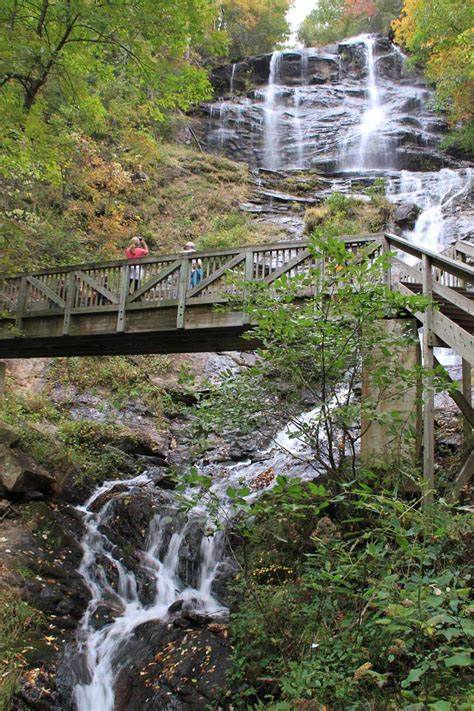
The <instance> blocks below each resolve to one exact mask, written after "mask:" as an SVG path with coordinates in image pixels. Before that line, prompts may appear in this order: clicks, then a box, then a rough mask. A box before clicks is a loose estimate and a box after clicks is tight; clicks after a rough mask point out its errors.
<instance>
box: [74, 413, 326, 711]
mask: <svg viewBox="0 0 474 711" xmlns="http://www.w3.org/2000/svg"><path fill="white" fill-rule="evenodd" d="M318 411H319V409H318V408H315V409H314V410H311V411H309V412H307V413H304V414H303V415H301V417H299V418H297V419H296V420H295V421H293V422H292V423H290V424H289V425H286V426H285V427H284V428H283V429H282V430H281V431H280V432H279V433H277V435H276V437H275V439H274V441H273V443H272V444H271V445H270V446H269V447H268V448H267V449H265V450H264V451H263V452H260V453H259V455H258V461H255V462H251V461H244V462H239V463H236V464H233V465H230V466H227V467H226V469H225V470H224V471H225V476H222V466H219V465H213V464H210V465H207V467H206V466H204V465H203V466H202V467H200V471H201V473H206V474H209V475H210V476H212V475H215V476H214V477H213V482H214V483H213V485H212V487H211V494H212V496H213V499H214V500H215V501H219V511H220V514H219V518H220V520H221V522H222V524H223V526H224V525H225V522H226V521H228V520H229V518H230V517H231V516H232V502H231V501H230V500H229V498H228V495H227V489H228V487H229V486H234V487H235V488H236V489H237V488H239V487H240V486H241V485H242V483H247V484H248V486H249V487H250V488H251V489H252V490H253V493H252V494H251V495H250V496H249V497H248V499H249V500H250V501H252V500H253V499H254V498H255V497H256V496H258V495H259V491H257V489H265V488H266V489H268V488H271V486H273V480H272V481H271V482H270V483H267V482H265V483H264V486H261V485H260V484H259V485H258V487H257V486H255V485H254V482H256V481H259V480H258V477H259V476H260V475H261V474H262V473H266V472H269V471H271V472H274V474H275V475H277V474H280V473H281V474H287V473H288V471H290V470H291V474H292V475H293V476H300V477H303V478H304V477H306V478H308V477H311V478H312V477H314V476H315V475H316V474H317V472H315V470H314V466H313V461H312V460H313V453H312V450H311V447H310V446H309V444H308V443H306V442H305V441H304V438H303V440H300V439H298V438H295V435H296V434H297V433H298V432H300V431H301V428H304V427H306V426H308V425H310V424H311V420H312V418H313V417H314V416H315V413H316V412H318ZM294 457H296V458H297V459H296V460H295V459H294ZM290 465H291V466H290ZM270 478H271V479H273V478H272V477H270ZM140 489H145V490H146V491H147V494H148V495H149V496H150V497H151V498H153V497H155V498H156V497H158V496H159V497H160V500H159V506H160V513H158V514H156V515H155V516H154V517H153V518H152V520H151V522H150V524H149V527H148V532H147V536H146V545H145V550H144V551H143V552H142V554H141V571H142V573H146V575H147V576H148V578H150V579H151V581H152V583H153V589H154V599H153V602H152V603H151V604H148V605H146V604H144V603H143V602H142V601H141V600H140V594H139V583H138V579H137V577H136V575H135V573H133V572H131V571H129V570H127V568H126V566H125V565H124V563H123V562H122V560H121V559H120V555H121V551H120V549H119V548H117V547H116V546H115V545H114V543H113V542H112V541H111V540H109V538H108V537H107V527H108V526H110V525H113V518H114V512H115V508H116V504H117V503H118V502H120V500H121V499H124V498H127V497H130V496H132V495H133V494H134V492H135V493H136V492H137V491H139V490H140ZM185 495H186V496H187V497H188V498H191V497H193V496H194V497H196V495H197V491H195V490H193V489H189V490H188V491H187V492H186V494H185ZM163 497H167V498H166V499H165V502H164V503H163ZM193 501H194V503H193V504H192V508H191V509H190V510H189V512H188V514H187V516H184V515H180V514H179V513H178V502H177V501H176V500H175V498H174V494H173V493H172V492H168V493H165V492H163V491H161V490H158V489H156V488H155V486H154V485H153V482H152V481H151V479H150V477H149V476H148V475H147V474H146V473H145V474H142V475H140V476H138V477H134V478H132V479H129V480H127V481H122V480H114V481H109V482H107V483H106V484H103V485H102V486H100V487H98V489H97V490H96V491H95V492H94V493H93V494H92V495H91V496H90V498H89V499H88V500H87V501H86V502H85V504H83V505H82V506H78V507H77V510H78V511H80V512H81V513H82V514H83V516H84V527H85V532H84V535H83V538H82V541H81V546H82V549H83V557H82V561H81V564H80V567H79V573H80V574H81V575H82V577H83V578H84V580H85V582H86V584H87V587H88V588H89V591H90V594H91V600H90V602H89V605H88V607H87V610H86V612H85V614H84V616H83V618H82V621H81V623H80V626H79V629H78V648H79V660H80V662H81V663H82V665H83V666H84V667H85V672H86V678H87V681H82V682H81V683H79V684H77V686H76V687H75V689H74V701H75V704H76V707H77V711H113V708H114V704H115V692H114V686H115V680H116V679H117V677H118V675H119V673H120V671H121V669H122V668H123V666H124V665H126V664H127V659H124V658H123V654H122V655H121V652H122V651H123V647H124V644H125V643H126V642H127V641H128V640H129V639H130V638H131V637H132V635H133V633H134V630H135V629H136V628H137V627H138V626H139V625H141V624H143V623H146V622H151V621H156V620H160V621H166V620H168V619H169V618H170V606H171V605H173V603H177V602H178V601H182V602H183V603H184V605H186V606H187V609H193V610H195V611H197V612H200V613H202V614H207V615H211V616H215V617H219V616H222V615H226V614H227V612H228V610H227V608H226V607H224V606H223V605H222V604H221V603H220V602H219V601H218V600H217V598H216V597H215V596H214V595H213V593H212V586H213V583H214V581H215V579H216V576H217V575H218V573H219V570H220V567H221V566H222V564H223V562H224V561H225V555H226V552H225V546H224V540H225V538H224V536H225V534H224V531H223V530H219V529H220V527H218V530H217V531H215V530H214V528H215V521H213V520H212V519H210V518H209V515H208V513H207V511H206V508H205V505H204V504H203V503H201V502H200V501H196V500H195V499H193ZM189 536H192V537H193V538H194V539H195V538H196V537H197V536H200V538H201V540H200V544H199V555H198V556H196V561H194V562H196V563H197V565H198V570H197V573H196V574H193V575H191V576H190V579H189V580H188V579H186V575H185V574H183V573H182V568H183V562H185V561H187V556H188V555H189V551H188V547H187V546H186V545H185V543H186V538H187V537H189ZM198 543H199V538H198ZM104 563H105V566H104ZM110 571H112V576H111V575H110ZM113 574H115V576H116V580H115V582H114V575H113ZM101 606H106V607H108V608H109V609H110V608H111V607H112V606H113V609H115V610H116V611H118V615H117V616H116V617H115V619H113V621H112V622H110V623H108V624H105V625H104V626H102V627H99V628H98V629H97V628H96V626H95V625H94V614H95V613H96V612H97V610H98V608H100V607H101Z"/></svg>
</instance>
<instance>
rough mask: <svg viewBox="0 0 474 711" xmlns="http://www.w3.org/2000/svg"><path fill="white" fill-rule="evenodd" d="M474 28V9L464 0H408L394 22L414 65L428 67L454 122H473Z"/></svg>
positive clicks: (440, 102) (431, 78)
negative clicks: (473, 50) (473, 43)
mask: <svg viewBox="0 0 474 711" xmlns="http://www.w3.org/2000/svg"><path fill="white" fill-rule="evenodd" d="M473 27H474V6H473V4H472V3H469V2H467V3H466V2H464V0H405V2H404V5H403V11H402V14H401V16H400V18H399V19H398V20H396V21H395V22H394V29H395V38H396V40H397V42H399V43H400V44H402V45H403V46H405V47H406V48H407V49H409V50H410V51H411V52H412V53H413V54H412V61H413V62H421V63H423V64H425V65H426V73H427V77H428V79H430V80H431V81H433V82H435V84H436V88H437V95H438V100H439V104H440V105H441V106H442V107H443V108H446V109H448V111H449V113H450V116H451V119H452V121H453V122H455V121H466V122H471V123H472V120H473V116H474V92H473V91H472V85H473V78H474V54H473V52H472V41H473V36H474V29H473Z"/></svg>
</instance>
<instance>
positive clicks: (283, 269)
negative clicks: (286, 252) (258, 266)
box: [263, 249, 310, 284]
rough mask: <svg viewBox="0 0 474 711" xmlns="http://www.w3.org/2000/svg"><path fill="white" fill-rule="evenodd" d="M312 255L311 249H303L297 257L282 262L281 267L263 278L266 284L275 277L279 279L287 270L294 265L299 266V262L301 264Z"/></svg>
mask: <svg viewBox="0 0 474 711" xmlns="http://www.w3.org/2000/svg"><path fill="white" fill-rule="evenodd" d="M309 256H310V252H309V249H305V250H303V251H302V252H301V253H300V254H298V255H297V256H296V257H293V259H290V261H289V262H287V263H286V264H282V266H281V267H279V268H278V269H276V270H275V271H274V272H272V273H271V274H269V275H268V276H267V277H265V279H264V280H263V281H264V282H265V283H266V284H271V283H272V282H273V281H275V279H278V277H280V276H281V275H282V274H286V272H289V271H290V270H291V269H293V267H297V266H298V264H301V262H304V260H305V259H307V258H308V257H309Z"/></svg>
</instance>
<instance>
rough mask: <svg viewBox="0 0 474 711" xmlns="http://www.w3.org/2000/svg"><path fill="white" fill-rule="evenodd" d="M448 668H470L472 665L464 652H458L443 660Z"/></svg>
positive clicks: (467, 654) (468, 655)
mask: <svg viewBox="0 0 474 711" xmlns="http://www.w3.org/2000/svg"><path fill="white" fill-rule="evenodd" d="M444 663H445V664H446V666H447V667H448V668H451V667H470V666H471V664H472V660H471V655H470V654H469V653H466V652H458V654H453V655H452V657H448V658H447V659H445V660H444Z"/></svg>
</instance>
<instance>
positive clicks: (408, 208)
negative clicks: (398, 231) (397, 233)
mask: <svg viewBox="0 0 474 711" xmlns="http://www.w3.org/2000/svg"><path fill="white" fill-rule="evenodd" d="M420 212H421V210H420V208H419V207H418V205H415V203H413V202H406V203H403V204H402V205H397V207H396V208H395V210H394V212H393V221H394V222H395V224H396V225H398V226H399V227H401V228H402V229H412V228H413V227H414V225H415V222H416V220H417V218H418V215H419V214H420Z"/></svg>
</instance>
